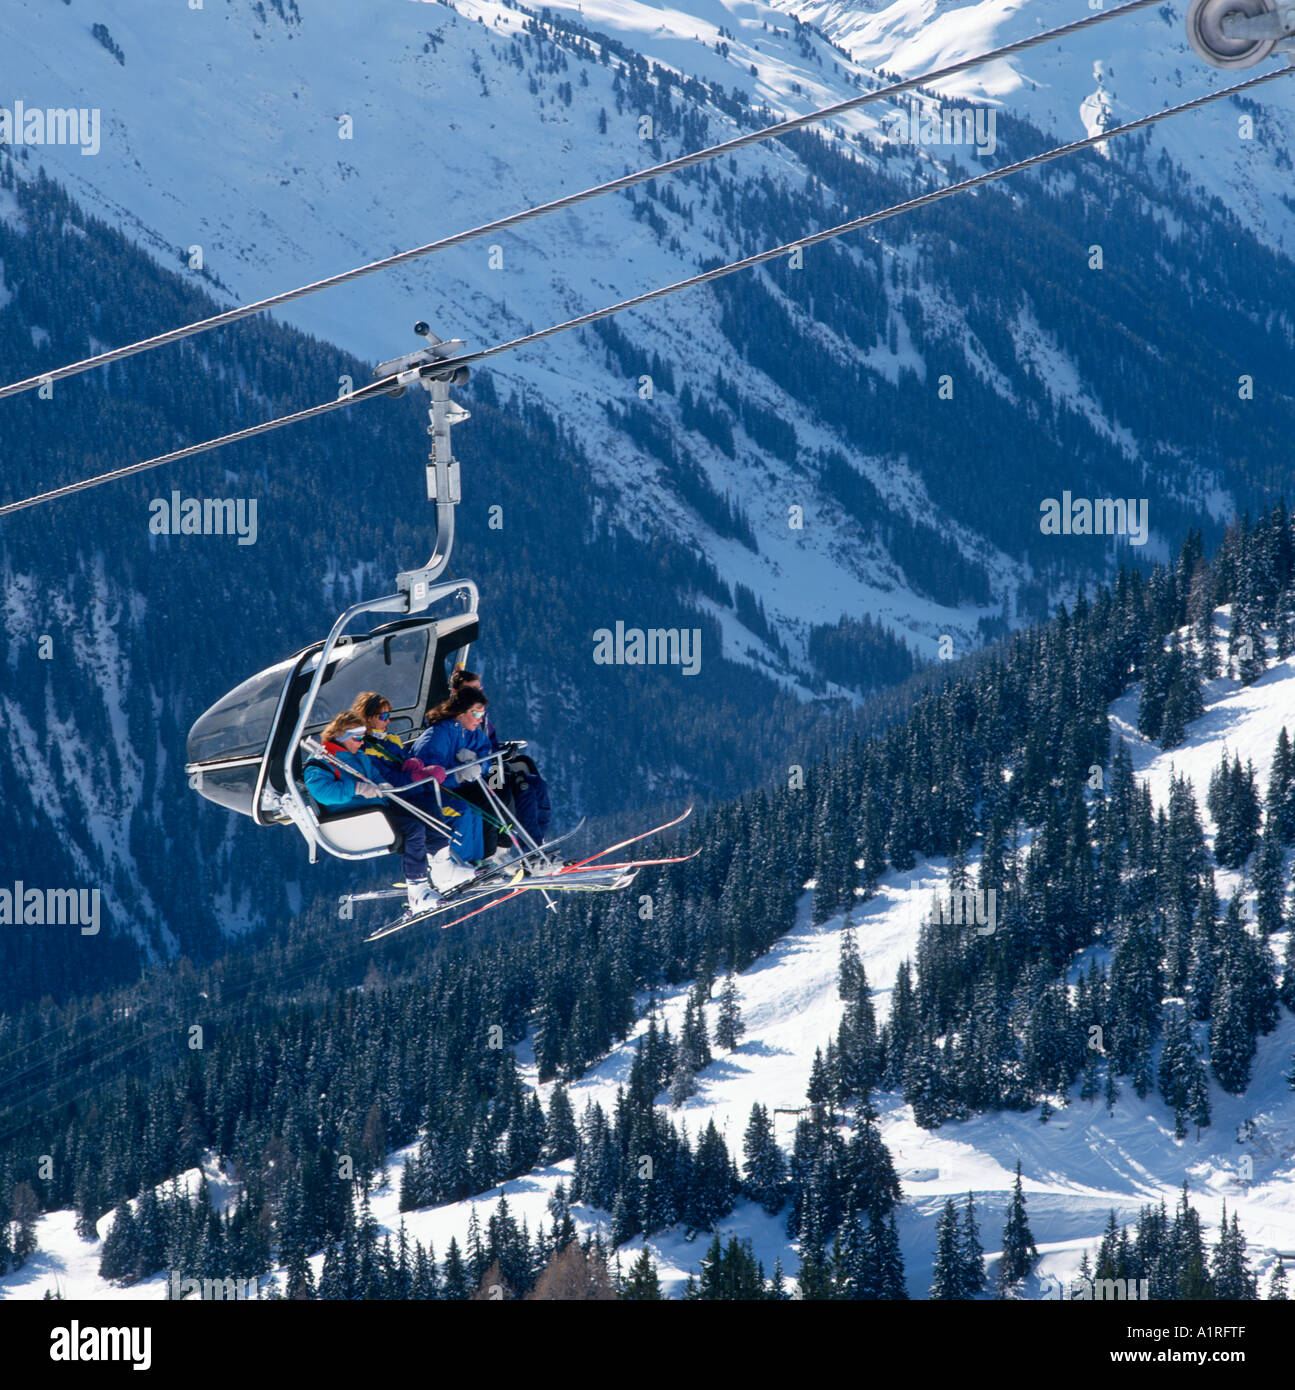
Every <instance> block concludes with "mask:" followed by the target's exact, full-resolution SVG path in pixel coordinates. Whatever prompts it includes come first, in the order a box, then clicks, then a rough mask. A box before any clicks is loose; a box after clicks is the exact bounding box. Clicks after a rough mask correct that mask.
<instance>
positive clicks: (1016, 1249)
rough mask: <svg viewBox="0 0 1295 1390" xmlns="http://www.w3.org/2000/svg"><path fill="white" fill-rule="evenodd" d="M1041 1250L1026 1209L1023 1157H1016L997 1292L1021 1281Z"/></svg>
mask: <svg viewBox="0 0 1295 1390" xmlns="http://www.w3.org/2000/svg"><path fill="white" fill-rule="evenodd" d="M1038 1258H1039V1252H1038V1250H1037V1249H1036V1248H1035V1245H1034V1237H1033V1236H1032V1235H1031V1234H1030V1223H1029V1219H1028V1217H1027V1216H1026V1211H1025V1193H1024V1191H1023V1190H1022V1187H1021V1160H1020V1159H1019V1158H1018V1159H1017V1160H1016V1183H1015V1185H1014V1187H1013V1188H1012V1198H1011V1201H1010V1202H1009V1203H1008V1206H1007V1220H1006V1222H1004V1224H1003V1253H1002V1256H1001V1258H1000V1259H999V1262H998V1292H999V1294H1000V1296H1002V1297H1006V1296H1007V1294H1008V1293H1009V1291H1010V1290H1011V1289H1012V1288H1013V1287H1014V1286H1015V1285H1016V1284H1019V1283H1020V1281H1021V1280H1022V1279H1024V1278H1025V1276H1026V1275H1027V1274H1029V1272H1030V1271H1031V1270H1032V1269H1033V1268H1034V1266H1035V1264H1036V1263H1037V1262H1038Z"/></svg>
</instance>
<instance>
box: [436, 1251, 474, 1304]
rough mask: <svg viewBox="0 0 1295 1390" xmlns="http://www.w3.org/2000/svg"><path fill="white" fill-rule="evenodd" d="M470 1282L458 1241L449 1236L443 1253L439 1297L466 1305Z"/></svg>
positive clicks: (470, 1290) (470, 1294) (470, 1288)
mask: <svg viewBox="0 0 1295 1390" xmlns="http://www.w3.org/2000/svg"><path fill="white" fill-rule="evenodd" d="M472 1288H473V1285H472V1282H471V1278H470V1275H469V1272H468V1268H467V1266H466V1265H465V1264H464V1262H463V1256H462V1254H460V1252H459V1243H458V1241H457V1240H456V1239H455V1238H454V1237H453V1236H451V1237H450V1243H449V1246H448V1247H447V1248H446V1251H445V1268H444V1269H443V1271H442V1274H441V1297H442V1298H445V1299H447V1300H449V1301H450V1302H451V1303H466V1302H467V1301H468V1299H469V1298H471V1296H472Z"/></svg>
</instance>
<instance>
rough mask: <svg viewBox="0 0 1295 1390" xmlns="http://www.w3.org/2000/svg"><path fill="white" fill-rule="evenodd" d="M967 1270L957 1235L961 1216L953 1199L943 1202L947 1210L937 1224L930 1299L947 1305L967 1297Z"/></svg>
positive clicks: (928, 1295)
mask: <svg viewBox="0 0 1295 1390" xmlns="http://www.w3.org/2000/svg"><path fill="white" fill-rule="evenodd" d="M966 1275H967V1271H966V1267H965V1265H964V1263H963V1256H962V1249H961V1244H960V1240H959V1232H958V1213H957V1210H956V1208H955V1207H954V1205H953V1198H952V1197H946V1198H945V1199H944V1210H943V1211H942V1212H941V1213H940V1218H939V1220H938V1221H937V1222H936V1223H935V1263H934V1264H933V1265H932V1266H931V1288H930V1291H929V1293H928V1294H927V1297H928V1298H930V1299H933V1300H942V1301H947V1300H950V1299H958V1298H966V1297H967V1282H966Z"/></svg>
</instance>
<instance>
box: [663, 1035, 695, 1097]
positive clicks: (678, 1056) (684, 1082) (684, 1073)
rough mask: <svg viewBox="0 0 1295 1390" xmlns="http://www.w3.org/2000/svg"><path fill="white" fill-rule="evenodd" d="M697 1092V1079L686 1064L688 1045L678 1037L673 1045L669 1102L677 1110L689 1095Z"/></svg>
mask: <svg viewBox="0 0 1295 1390" xmlns="http://www.w3.org/2000/svg"><path fill="white" fill-rule="evenodd" d="M696 1094H697V1080H696V1078H695V1077H694V1076H693V1069H692V1067H691V1066H689V1064H688V1046H687V1044H686V1043H685V1041H684V1040H683V1038H680V1039H679V1041H678V1043H677V1044H676V1045H675V1057H674V1068H673V1070H672V1071H671V1073H670V1104H671V1106H673V1108H674V1109H676V1110H678V1109H679V1108H680V1107H681V1106H682V1105H683V1104H684V1102H685V1101H686V1100H688V1098H689V1097H690V1096H695V1095H696Z"/></svg>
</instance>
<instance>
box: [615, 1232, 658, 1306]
mask: <svg viewBox="0 0 1295 1390" xmlns="http://www.w3.org/2000/svg"><path fill="white" fill-rule="evenodd" d="M620 1296H621V1298H623V1299H625V1300H626V1301H627V1302H637V1303H649V1302H653V1303H656V1302H660V1301H661V1300H662V1299H663V1297H664V1295H663V1294H662V1293H661V1280H660V1279H659V1278H658V1276H657V1272H656V1265H654V1264H653V1263H652V1256H651V1255H650V1254H649V1253H648V1248H647V1246H646V1245H644V1247H643V1249H642V1250H640V1251H639V1256H638V1259H636V1260H635V1261H634V1263H633V1264H632V1265H630V1272H629V1274H628V1275H627V1276H626V1279H625V1286H624V1288H622V1290H621V1294H620Z"/></svg>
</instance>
